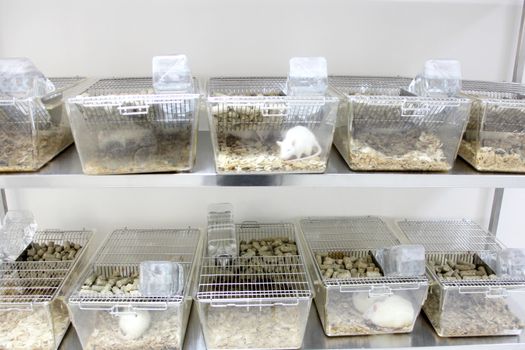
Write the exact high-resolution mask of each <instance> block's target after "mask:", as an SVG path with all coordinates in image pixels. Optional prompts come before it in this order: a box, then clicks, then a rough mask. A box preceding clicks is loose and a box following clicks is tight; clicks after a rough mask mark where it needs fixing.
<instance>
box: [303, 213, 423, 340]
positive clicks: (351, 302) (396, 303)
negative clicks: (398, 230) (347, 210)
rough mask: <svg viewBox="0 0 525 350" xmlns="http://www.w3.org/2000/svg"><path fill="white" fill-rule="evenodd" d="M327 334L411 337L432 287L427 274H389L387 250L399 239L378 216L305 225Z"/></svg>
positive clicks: (311, 221)
mask: <svg viewBox="0 0 525 350" xmlns="http://www.w3.org/2000/svg"><path fill="white" fill-rule="evenodd" d="M300 226H301V230H302V232H303V235H304V238H305V240H306V242H307V245H308V248H309V251H310V255H311V261H310V262H311V264H310V271H311V272H310V273H311V275H312V276H314V277H313V278H314V287H315V304H316V306H317V311H318V313H319V318H320V319H321V323H322V325H323V330H324V332H325V334H326V335H327V336H348V335H367V334H386V333H408V332H411V331H412V329H413V328H414V323H415V321H416V319H417V316H418V315H419V312H420V310H421V307H422V305H423V302H424V301H425V298H426V295H427V289H428V279H427V278H426V277H425V276H418V275H413V276H403V277H401V276H399V277H393V276H384V273H383V272H384V271H383V266H382V265H383V262H382V260H383V259H382V250H383V249H384V248H387V247H391V246H394V245H399V244H400V242H399V240H398V239H397V238H396V237H395V236H394V234H393V232H392V231H391V230H390V229H389V228H388V226H387V224H386V223H385V222H384V221H383V220H381V219H380V218H378V217H372V216H358V217H328V218H326V217H325V218H321V217H319V218H315V217H314V218H305V219H302V220H301V221H300Z"/></svg>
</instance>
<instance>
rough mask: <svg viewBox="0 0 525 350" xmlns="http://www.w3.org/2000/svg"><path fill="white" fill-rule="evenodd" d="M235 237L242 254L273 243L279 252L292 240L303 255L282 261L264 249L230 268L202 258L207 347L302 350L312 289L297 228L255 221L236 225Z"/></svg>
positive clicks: (200, 291) (200, 293)
mask: <svg viewBox="0 0 525 350" xmlns="http://www.w3.org/2000/svg"><path fill="white" fill-rule="evenodd" d="M235 232H236V234H237V235H238V237H237V238H238V240H239V242H240V244H241V251H242V250H243V248H242V246H244V245H250V244H252V243H253V242H261V241H262V240H266V241H268V242H273V243H274V244H275V247H274V246H273V245H272V247H273V250H274V251H275V249H276V247H278V244H280V243H282V242H284V241H285V240H288V241H287V242H291V241H293V242H295V243H296V244H297V247H298V251H297V252H295V253H290V254H289V255H279V256H278V255H274V254H272V253H270V250H267V249H265V248H264V247H266V248H268V246H260V247H259V248H260V249H259V250H258V251H259V253H257V254H255V255H252V254H246V253H244V254H245V255H243V256H239V257H235V258H232V259H231V260H230V261H229V263H228V264H227V265H222V264H220V263H218V262H217V261H216V259H214V258H211V257H204V258H203V260H202V264H201V271H200V275H199V284H198V287H197V293H196V304H197V311H198V313H199V319H200V323H201V326H202V330H203V333H204V339H205V341H206V347H207V348H208V349H298V348H300V347H301V346H302V344H303V337H304V334H305V330H306V322H307V320H308V315H309V312H310V306H311V301H312V290H311V286H310V282H309V278H308V271H307V268H306V265H305V261H304V256H303V249H302V246H301V242H300V241H299V239H298V238H297V236H296V233H295V227H294V225H293V224H287V223H275V224H271V223H255V222H250V223H247V224H238V225H236V229H235ZM279 242H280V243H279ZM261 244H262V243H261ZM256 245H257V244H256ZM257 246H258V245H257ZM260 254H264V255H260ZM239 255H241V254H239Z"/></svg>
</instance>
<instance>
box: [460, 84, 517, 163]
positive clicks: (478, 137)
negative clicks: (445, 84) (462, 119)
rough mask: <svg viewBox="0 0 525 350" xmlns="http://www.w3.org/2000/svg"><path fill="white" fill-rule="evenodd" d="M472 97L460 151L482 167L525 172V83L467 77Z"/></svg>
mask: <svg viewBox="0 0 525 350" xmlns="http://www.w3.org/2000/svg"><path fill="white" fill-rule="evenodd" d="M463 93H464V94H465V95H467V96H468V97H469V98H471V99H472V108H471V110H470V119H469V122H468V125H467V130H466V132H465V135H464V136H463V140H462V141H461V146H460V149H459V155H460V156H461V157H462V158H463V159H465V160H466V161H467V162H469V163H470V164H471V165H472V166H473V167H474V168H476V169H477V170H479V171H501V172H525V86H524V85H521V84H515V83H491V82H483V81H463Z"/></svg>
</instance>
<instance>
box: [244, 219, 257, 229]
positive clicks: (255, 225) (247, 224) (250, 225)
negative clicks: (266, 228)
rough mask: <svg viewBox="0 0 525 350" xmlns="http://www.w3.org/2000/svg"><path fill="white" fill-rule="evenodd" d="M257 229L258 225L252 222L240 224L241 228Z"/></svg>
mask: <svg viewBox="0 0 525 350" xmlns="http://www.w3.org/2000/svg"><path fill="white" fill-rule="evenodd" d="M259 227H260V225H259V223H258V222H257V221H253V220H250V221H243V222H242V223H241V228H259Z"/></svg>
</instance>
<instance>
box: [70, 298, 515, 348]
mask: <svg viewBox="0 0 525 350" xmlns="http://www.w3.org/2000/svg"><path fill="white" fill-rule="evenodd" d="M438 347H445V349H446V350H449V349H450V350H452V349H465V350H466V349H480V348H482V349H485V350H489V349H502V350H503V349H525V335H522V336H520V337H518V336H508V337H475V338H440V337H438V336H437V334H436V333H435V332H434V330H433V328H432V326H431V325H430V323H429V322H428V321H427V319H426V318H425V316H423V315H420V316H419V318H418V320H417V322H416V325H415V327H414V331H413V332H412V333H409V334H395V335H372V336H357V337H335V338H328V337H326V336H325V335H324V333H323V329H322V328H321V323H320V321H319V317H318V315H317V311H316V309H315V306H314V305H312V308H311V310H310V315H309V318H308V324H307V326H306V332H305V337H304V344H303V349H305V350H309V349H312V350H313V349H319V350H321V349H432V348H438ZM81 349H82V347H81V346H80V343H79V341H78V338H77V334H76V332H75V330H74V328H73V327H70V328H69V330H68V333H67V334H66V337H65V338H64V341H63V342H62V344H61V346H60V350H81ZM184 349H185V350H206V345H205V343H204V336H203V334H202V329H201V326H200V323H199V317H198V314H197V312H196V309H195V307H193V308H192V311H191V315H190V320H189V323H188V328H187V330H186V338H185V341H184Z"/></svg>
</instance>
